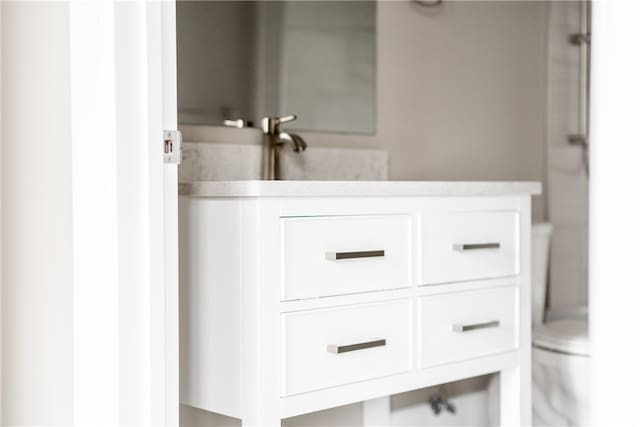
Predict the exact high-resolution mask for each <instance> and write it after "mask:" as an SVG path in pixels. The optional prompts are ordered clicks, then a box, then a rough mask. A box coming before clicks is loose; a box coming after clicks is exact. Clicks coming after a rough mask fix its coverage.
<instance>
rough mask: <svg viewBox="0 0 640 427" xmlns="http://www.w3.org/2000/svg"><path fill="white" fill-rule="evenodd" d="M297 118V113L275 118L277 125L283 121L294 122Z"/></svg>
mask: <svg viewBox="0 0 640 427" xmlns="http://www.w3.org/2000/svg"><path fill="white" fill-rule="evenodd" d="M297 118H298V116H296V115H295V114H290V115H288V116H282V117H276V118H275V119H274V120H275V121H276V125H279V124H282V123H287V122H292V121H294V120H295V119H297Z"/></svg>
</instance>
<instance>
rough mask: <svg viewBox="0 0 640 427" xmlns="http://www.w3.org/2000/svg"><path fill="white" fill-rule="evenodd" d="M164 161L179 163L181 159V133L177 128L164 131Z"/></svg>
mask: <svg viewBox="0 0 640 427" xmlns="http://www.w3.org/2000/svg"><path fill="white" fill-rule="evenodd" d="M163 139H164V142H163V145H164V147H163V149H164V162H165V163H169V164H174V165H179V164H180V161H181V160H182V133H181V132H180V131H179V130H165V131H164V138H163Z"/></svg>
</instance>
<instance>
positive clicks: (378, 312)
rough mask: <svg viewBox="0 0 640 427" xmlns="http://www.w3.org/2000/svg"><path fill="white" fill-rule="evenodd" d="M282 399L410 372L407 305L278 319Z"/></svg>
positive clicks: (369, 306)
mask: <svg viewBox="0 0 640 427" xmlns="http://www.w3.org/2000/svg"><path fill="white" fill-rule="evenodd" d="M282 322H283V331H284V340H283V356H284V358H283V364H284V366H283V375H284V378H283V381H282V387H283V390H282V395H283V396H289V395H293V394H299V393H304V392H307V391H312V390H320V389H324V388H328V387H334V386H338V385H342V384H348V383H353V382H356V381H363V380H367V379H371V378H377V377H382V376H386V375H392V374H396V373H400V372H404V371H407V370H409V369H411V354H412V351H411V330H412V328H411V322H412V304H411V302H410V301H408V300H400V301H393V302H385V303H378V304H366V305H359V306H350V307H343V308H333V309H323V310H313V311H303V312H296V313H289V314H283V315H282Z"/></svg>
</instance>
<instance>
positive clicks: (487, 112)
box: [304, 1, 548, 220]
mask: <svg viewBox="0 0 640 427" xmlns="http://www.w3.org/2000/svg"><path fill="white" fill-rule="evenodd" d="M547 15H548V3H547V2H535V1H531V2H530V1H514V2H485V1H469V2H464V1H460V2H445V3H444V5H443V6H442V7H441V8H439V9H434V10H433V11H432V12H430V13H426V12H425V11H421V10H420V9H417V8H416V7H415V6H414V5H412V4H410V3H407V2H379V4H378V53H377V54H378V96H377V98H378V99H377V107H378V111H377V127H378V132H377V135H375V136H372V137H368V136H356V135H336V134H319V133H309V134H305V135H304V136H305V137H306V139H307V141H308V142H309V144H313V145H316V144H317V145H346V146H356V147H358V146H360V147H362V146H369V147H377V148H384V149H386V150H388V151H389V161H390V165H389V178H390V179H392V180H536V181H545V155H546V153H545V138H546V102H547V88H546V61H547V59H546V38H547V25H548V24H547V20H548V16H547ZM533 216H534V219H536V220H542V219H543V218H544V216H545V207H544V201H543V199H542V198H540V197H538V198H536V200H534V212H533Z"/></svg>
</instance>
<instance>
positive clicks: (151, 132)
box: [69, 0, 179, 425]
mask: <svg viewBox="0 0 640 427" xmlns="http://www.w3.org/2000/svg"><path fill="white" fill-rule="evenodd" d="M69 13H70V46H71V49H70V54H71V113H72V114H71V117H72V123H71V128H72V153H73V154H72V157H73V159H72V166H73V189H72V193H73V234H74V239H73V247H74V255H73V259H74V280H73V281H74V422H75V423H76V424H83V425H84V424H94V423H96V422H98V423H100V424H114V425H115V424H131V425H133V424H135V425H177V424H178V422H179V420H178V407H179V406H178V386H179V385H178V241H177V229H178V217H177V166H176V165H166V164H164V161H163V130H164V129H176V128H177V100H176V53H175V34H176V32H175V2H174V1H163V2H121V3H120V2H97V3H96V2H83V1H75V0H72V1H71V2H70V4H69ZM97 272H99V274H97Z"/></svg>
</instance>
